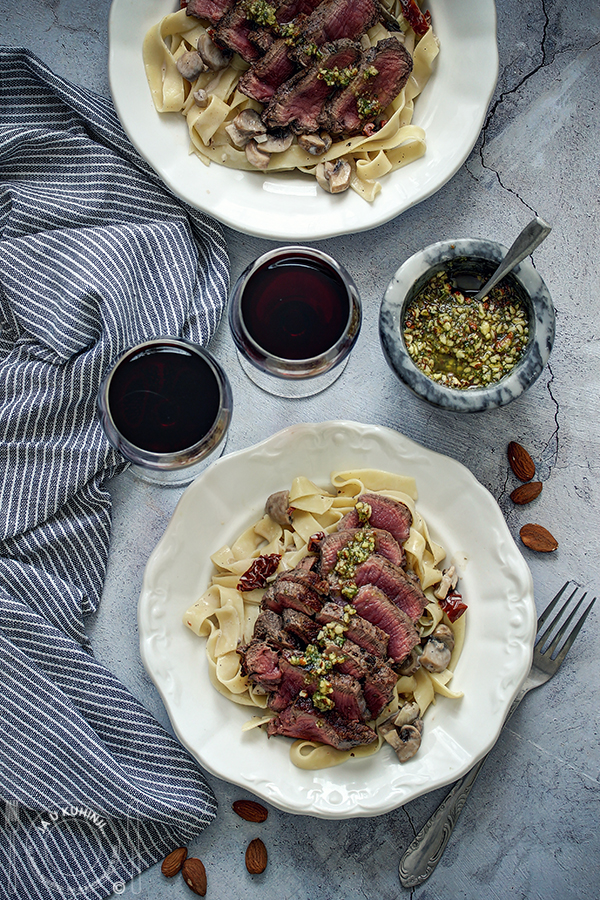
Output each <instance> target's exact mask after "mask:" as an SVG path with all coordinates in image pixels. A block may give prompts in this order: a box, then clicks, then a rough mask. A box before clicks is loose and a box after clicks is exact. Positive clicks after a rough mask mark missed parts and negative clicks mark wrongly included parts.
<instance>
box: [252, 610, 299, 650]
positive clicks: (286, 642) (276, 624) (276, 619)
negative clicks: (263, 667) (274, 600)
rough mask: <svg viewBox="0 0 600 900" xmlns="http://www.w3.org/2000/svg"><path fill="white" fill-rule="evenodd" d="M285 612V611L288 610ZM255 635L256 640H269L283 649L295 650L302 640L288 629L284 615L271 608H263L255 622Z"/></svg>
mask: <svg viewBox="0 0 600 900" xmlns="http://www.w3.org/2000/svg"><path fill="white" fill-rule="evenodd" d="M283 612H284V613H285V612H286V610H284V611H283ZM298 615H300V613H298ZM309 621H310V620H309ZM253 636H254V639H255V640H259V641H267V642H268V643H269V644H272V645H273V646H274V647H281V648H282V649H283V648H286V649H288V650H294V649H296V648H299V647H300V646H301V644H300V641H299V640H298V639H297V638H296V637H295V636H294V634H292V633H290V632H289V631H286V629H285V627H284V620H283V619H282V617H281V616H280V615H278V614H277V613H276V612H273V610H271V609H263V611H262V612H261V613H259V615H258V618H257V619H256V622H255V623H254V635H253Z"/></svg>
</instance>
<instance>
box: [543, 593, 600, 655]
mask: <svg viewBox="0 0 600 900" xmlns="http://www.w3.org/2000/svg"><path fill="white" fill-rule="evenodd" d="M569 584H570V582H569V581H567V582H565V584H563V586H562V587H561V589H560V591H559V592H558V594H557V595H556V597H554V599H553V600H552V601H551V602H550V603H549V604H548V606H547V607H546V609H545V610H544V612H543V613H542V614H541V616H540V617H539V619H538V623H537V624H538V630H537V633H538V638H537V640H536V642H535V647H536V648H537V649H538V650H539V651H540V652H543V653H544V654H545V655H548V654H549V655H550V657H551V658H552V660H553V661H555V662H557V663H561V662H562V661H563V659H564V658H565V656H566V655H567V653H568V652H569V650H570V648H571V647H572V646H573V642H574V640H575V638H576V637H577V635H578V634H579V632H580V631H581V628H582V626H583V623H584V622H585V620H586V619H587V617H588V614H589V612H590V610H591V608H592V606H593V605H594V603H595V602H596V598H595V597H593V598H592V599H591V600H590V602H589V603H588V605H587V606H586V608H585V609H584V611H583V612H582V614H581V616H580V618H579V620H578V621H577V622H576V624H575V625H574V626H573V628H572V630H571V631H569V633H568V636H567V638H566V640H565V642H564V644H563V645H562V647H561V648H560V650H558V652H556V651H557V649H558V646H559V644H560V641H561V639H562V638H563V637H564V635H565V632H566V628H567V626H568V625H570V624H571V623H572V622H574V621H575V618H576V616H577V613H578V612H579V610H580V609H581V606H582V604H583V602H584V600H585V598H586V597H587V591H586V592H585V593H584V594H583V596H582V597H581V598H580V599H579V600H578V602H577V604H576V606H575V607H574V609H573V610H572V612H571V613H570V614H569V616H568V617H567V618H566V619H565V621H564V624H563V625H562V626H561V628H560V630H559V632H558V634H557V635H556V636H555V638H554V640H553V641H552V642H551V643H550V644H549V645H548V646H547V647H546V646H545V645H546V643H547V641H549V640H550V637H551V635H552V632H553V631H554V629H555V627H556V625H557V624H558V622H559V621H560V619H561V618H562V616H563V615H564V613H565V612H566V610H567V609H568V607H569V604H570V603H571V602H572V601H573V598H574V597H575V595H576V594H577V591H578V588H577V587H575V588H574V590H573V591H572V593H571V594H570V595H569V596H568V597H567V599H566V600H565V602H564V603H563V605H562V607H561V608H560V610H559V611H558V612H557V614H556V615H555V616H554V617H553V619H552V621H551V622H550V624H549V625H548V628H547V629H546V631H545V632H544V633H543V634H540V632H541V630H542V628H543V627H544V625H545V624H546V622H547V620H548V617H549V616H550V615H551V614H552V613H553V612H554V610H555V609H556V606H557V605H558V603H559V601H560V599H561V598H562V596H563V594H564V592H565V591H566V590H567V588H568V587H569Z"/></svg>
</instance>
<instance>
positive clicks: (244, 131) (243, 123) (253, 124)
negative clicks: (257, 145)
mask: <svg viewBox="0 0 600 900" xmlns="http://www.w3.org/2000/svg"><path fill="white" fill-rule="evenodd" d="M225 131H226V132H227V134H228V135H229V137H230V138H231V140H232V141H233V143H234V144H235V146H236V147H240V148H242V147H245V146H246V144H247V143H248V142H249V141H251V140H252V138H254V139H255V140H256V139H258V138H262V136H263V135H264V134H266V131H267V129H266V126H265V124H264V122H263V121H262V120H261V118H260V116H259V114H258V113H257V112H256V110H255V109H243V110H242V111H241V113H238V114H237V116H236V117H235V119H234V120H233V122H231V123H230V124H229V125H227V126H226V127H225Z"/></svg>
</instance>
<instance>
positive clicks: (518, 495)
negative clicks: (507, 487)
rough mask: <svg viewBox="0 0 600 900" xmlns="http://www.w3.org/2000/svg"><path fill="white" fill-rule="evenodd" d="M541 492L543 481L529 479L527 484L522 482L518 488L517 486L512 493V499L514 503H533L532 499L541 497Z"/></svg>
mask: <svg viewBox="0 0 600 900" xmlns="http://www.w3.org/2000/svg"><path fill="white" fill-rule="evenodd" d="M541 492H542V482H541V481H528V482H527V484H520V485H519V487H518V488H515V489H514V491H513V492H512V494H511V495H510V499H511V500H512V502H513V503H518V504H519V505H521V506H522V505H523V504H524V503H531V501H532V500H535V498H536V497H539V495H540V494H541Z"/></svg>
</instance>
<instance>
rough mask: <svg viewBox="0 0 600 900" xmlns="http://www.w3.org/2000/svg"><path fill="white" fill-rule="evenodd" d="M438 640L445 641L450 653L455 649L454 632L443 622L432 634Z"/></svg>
mask: <svg viewBox="0 0 600 900" xmlns="http://www.w3.org/2000/svg"><path fill="white" fill-rule="evenodd" d="M432 637H434V638H437V640H438V641H443V642H444V644H445V645H446V647H447V648H448V650H449V651H450V653H452V651H453V650H454V632H453V631H452V629H451V628H448V626H447V625H444V623H443V622H441V623H440V624H439V625H438V626H437V628H436V629H435V631H434V632H433V634H432Z"/></svg>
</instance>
